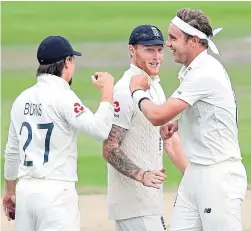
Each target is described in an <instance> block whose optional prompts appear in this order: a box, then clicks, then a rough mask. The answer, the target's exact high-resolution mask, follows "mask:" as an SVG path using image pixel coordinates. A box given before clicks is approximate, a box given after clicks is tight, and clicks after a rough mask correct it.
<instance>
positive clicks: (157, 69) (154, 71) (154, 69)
mask: <svg viewBox="0 0 251 231" xmlns="http://www.w3.org/2000/svg"><path fill="white" fill-rule="evenodd" d="M148 69H149V71H148V72H149V75H151V76H153V75H158V74H159V72H160V66H157V67H149V68H148Z"/></svg>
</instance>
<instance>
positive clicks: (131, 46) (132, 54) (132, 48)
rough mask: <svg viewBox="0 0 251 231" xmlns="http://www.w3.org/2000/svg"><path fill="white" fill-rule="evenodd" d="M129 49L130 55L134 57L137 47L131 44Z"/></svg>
mask: <svg viewBox="0 0 251 231" xmlns="http://www.w3.org/2000/svg"><path fill="white" fill-rule="evenodd" d="M128 51H129V54H130V56H131V57H133V56H134V53H135V47H134V46H133V45H129V46H128Z"/></svg>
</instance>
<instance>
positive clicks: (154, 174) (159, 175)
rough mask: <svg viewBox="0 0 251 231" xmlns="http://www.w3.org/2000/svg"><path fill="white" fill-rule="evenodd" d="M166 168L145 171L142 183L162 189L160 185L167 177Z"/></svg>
mask: <svg viewBox="0 0 251 231" xmlns="http://www.w3.org/2000/svg"><path fill="white" fill-rule="evenodd" d="M165 171H166V169H165V168H163V169H161V170H153V171H149V172H145V175H144V177H143V179H142V184H143V185H144V186H147V187H152V188H157V189H160V185H161V184H163V182H164V180H165V179H166V174H164V172H165Z"/></svg>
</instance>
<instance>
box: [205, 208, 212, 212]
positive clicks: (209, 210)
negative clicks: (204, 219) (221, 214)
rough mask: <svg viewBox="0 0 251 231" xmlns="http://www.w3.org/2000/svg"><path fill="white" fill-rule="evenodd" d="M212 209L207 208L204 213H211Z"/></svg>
mask: <svg viewBox="0 0 251 231" xmlns="http://www.w3.org/2000/svg"><path fill="white" fill-rule="evenodd" d="M211 210H212V209H211V208H205V209H204V213H211Z"/></svg>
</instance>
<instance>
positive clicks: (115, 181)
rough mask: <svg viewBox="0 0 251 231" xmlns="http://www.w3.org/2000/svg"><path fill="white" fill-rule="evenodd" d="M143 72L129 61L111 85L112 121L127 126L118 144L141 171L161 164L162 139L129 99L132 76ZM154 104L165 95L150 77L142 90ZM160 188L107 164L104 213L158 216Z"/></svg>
mask: <svg viewBox="0 0 251 231" xmlns="http://www.w3.org/2000/svg"><path fill="white" fill-rule="evenodd" d="M137 74H145V73H144V72H143V71H142V70H141V69H139V68H138V67H136V66H134V65H133V64H131V66H130V69H129V70H127V71H125V73H124V75H123V77H122V78H121V79H120V80H119V81H118V82H117V84H116V85H115V88H114V100H115V102H117V103H116V105H118V106H117V107H115V110H116V111H115V112H114V120H113V124H115V125H117V126H120V127H123V128H125V129H128V130H127V131H126V136H125V138H124V140H123V142H122V144H121V146H120V148H121V149H122V150H123V151H124V153H125V154H126V155H127V156H128V157H129V158H130V159H131V160H132V161H133V162H134V163H136V164H137V165H138V166H139V167H141V168H143V169H145V170H148V169H149V170H153V169H161V168H162V167H163V160H162V158H163V141H162V139H161V137H160V133H159V127H157V126H156V127H154V126H153V125H152V124H151V123H150V122H149V121H148V120H147V119H146V118H145V116H144V115H143V113H142V112H141V111H140V110H139V108H138V105H136V104H135V103H134V102H133V99H132V97H131V92H130V89H129V85H130V80H131V77H132V76H133V75H137ZM146 92H147V93H148V94H149V97H150V100H152V101H153V102H155V103H156V104H161V103H163V102H165V100H166V98H165V94H164V92H163V89H162V87H161V85H160V84H159V78H158V77H153V78H152V79H151V86H150V89H148V90H147V91H146ZM163 199H164V198H163V189H162V188H161V189H154V188H149V187H145V186H143V185H142V184H141V183H139V182H136V181H135V180H132V179H130V178H128V177H126V176H124V175H122V174H120V173H119V172H118V171H117V170H115V169H114V168H113V167H112V166H111V165H110V164H108V216H109V218H111V219H113V220H121V219H129V218H132V217H139V216H147V215H155V214H158V215H162V214H163V212H164V209H163V206H164V202H163Z"/></svg>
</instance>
